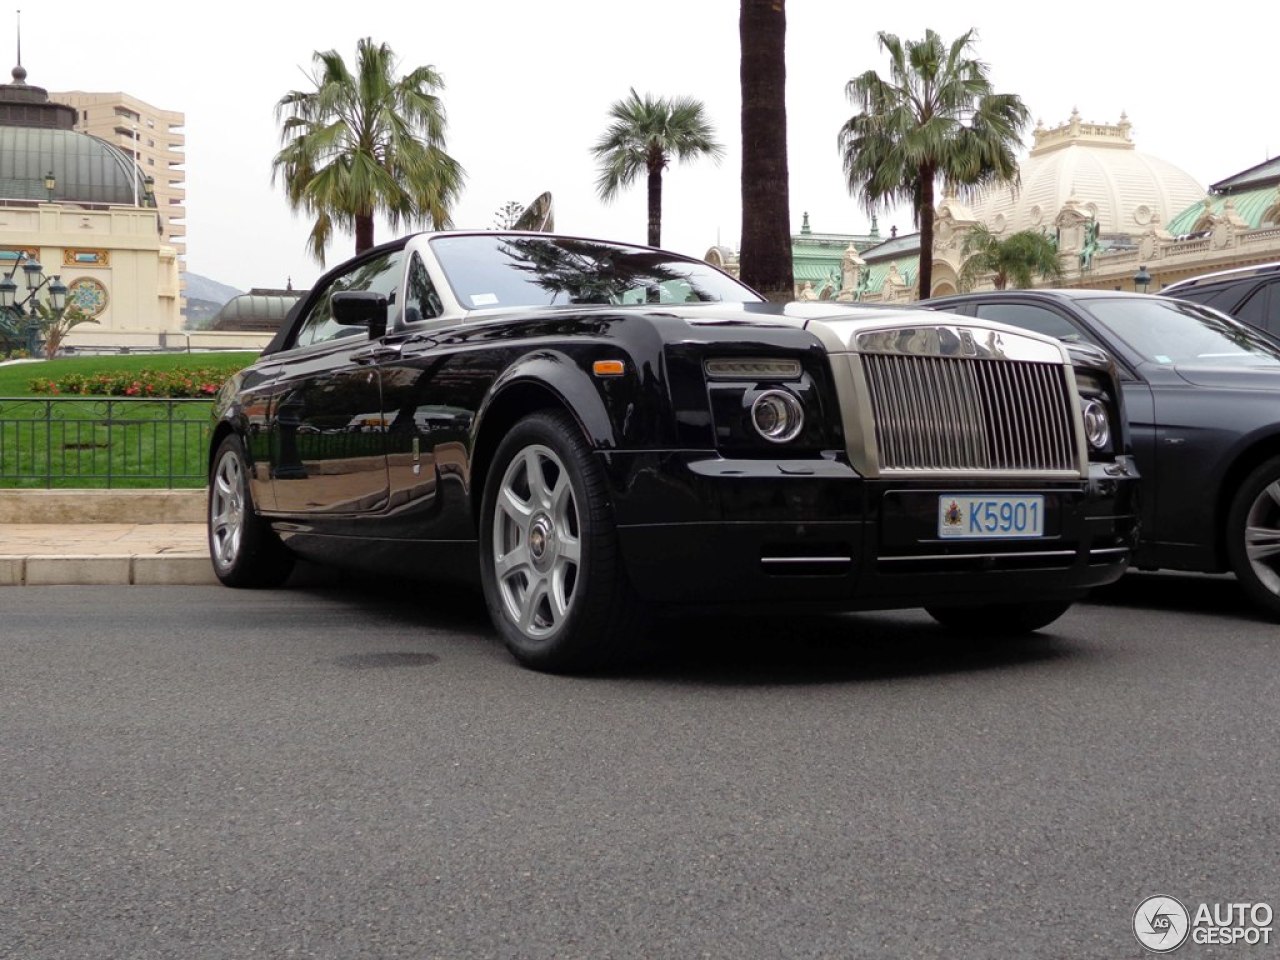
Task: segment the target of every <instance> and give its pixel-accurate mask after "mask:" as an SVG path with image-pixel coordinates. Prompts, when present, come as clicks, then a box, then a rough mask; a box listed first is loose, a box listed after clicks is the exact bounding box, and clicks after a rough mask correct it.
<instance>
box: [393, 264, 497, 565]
mask: <svg viewBox="0 0 1280 960" xmlns="http://www.w3.org/2000/svg"><path fill="white" fill-rule="evenodd" d="M443 282H444V279H443V277H434V278H433V277H432V275H431V273H430V271H429V269H428V268H427V266H426V261H425V260H424V258H423V257H422V256H421V254H420V253H419V252H417V251H416V250H414V249H413V248H412V247H411V248H410V252H409V261H408V267H407V270H406V280H405V294H404V307H405V309H404V313H403V317H404V320H405V323H404V326H403V329H402V331H400V333H399V335H398V336H396V337H389V338H388V346H394V348H395V349H394V350H391V349H389V350H387V351H386V355H385V356H384V358H383V360H382V362H381V364H380V368H379V369H380V372H381V378H382V388H383V406H382V409H383V415H384V419H385V421H386V425H387V450H388V458H387V466H388V475H389V486H390V490H389V503H390V506H391V509H392V511H393V512H395V513H397V514H405V513H411V514H412V516H413V520H412V522H411V523H401V522H396V523H390V524H388V525H387V527H386V534H385V535H386V536H388V537H390V538H395V537H399V536H409V535H412V536H414V537H416V538H421V539H424V540H435V541H457V540H469V539H471V538H472V537H473V536H474V528H473V527H472V526H471V523H470V507H469V499H468V496H469V493H468V491H469V486H470V444H471V439H470V437H471V428H472V424H473V421H474V419H475V411H476V410H478V409H479V408H480V406H481V404H482V403H483V400H484V397H485V394H486V391H487V390H488V389H489V387H490V385H491V384H492V382H493V380H494V377H495V376H496V375H497V368H496V367H495V360H494V352H493V351H477V350H473V349H466V348H463V349H459V348H458V346H457V342H458V341H460V340H462V339H463V338H462V337H461V336H460V334H461V326H462V319H461V317H460V316H454V317H445V316H443V315H442V313H443V308H442V303H441V298H440V297H439V295H438V293H437V286H438V285H439V284H442V283H443Z"/></svg>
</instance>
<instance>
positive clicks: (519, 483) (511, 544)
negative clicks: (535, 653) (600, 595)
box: [493, 444, 582, 640]
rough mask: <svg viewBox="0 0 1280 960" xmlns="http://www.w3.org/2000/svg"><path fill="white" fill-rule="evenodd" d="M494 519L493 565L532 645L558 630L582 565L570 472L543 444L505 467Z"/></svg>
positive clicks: (510, 612)
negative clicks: (534, 641)
mask: <svg viewBox="0 0 1280 960" xmlns="http://www.w3.org/2000/svg"><path fill="white" fill-rule="evenodd" d="M493 509H494V515H493V564H494V575H495V580H496V582H497V585H498V592H499V595H500V596H501V599H502V606H503V609H504V611H505V613H506V615H507V616H508V617H509V618H510V619H511V621H512V622H513V623H515V624H516V625H517V626H518V628H519V629H520V632H521V633H522V634H524V636H526V637H528V638H529V639H531V640H543V639H546V638H547V637H550V636H551V635H553V634H555V633H556V631H557V630H559V629H560V627H561V626H562V625H563V624H564V622H565V619H566V618H567V617H568V615H569V613H570V611H571V609H572V607H573V601H574V597H575V595H576V588H577V584H578V569H579V564H580V563H581V562H582V541H581V536H580V529H581V528H580V526H579V522H578V504H577V497H576V495H575V492H574V489H573V483H572V481H571V480H570V478H569V472H568V471H567V470H566V469H565V466H564V464H563V463H562V462H561V460H560V458H559V457H558V456H557V455H556V453H555V452H554V451H553V450H552V449H551V448H550V447H546V446H543V445H541V444H535V445H531V446H528V447H525V448H524V449H523V450H521V451H520V452H519V453H518V454H517V455H516V456H515V457H514V458H512V460H511V462H510V464H509V465H508V466H507V470H506V473H505V474H504V475H503V477H502V485H501V487H500V488H499V490H498V496H497V500H496V503H495V504H494V508H493Z"/></svg>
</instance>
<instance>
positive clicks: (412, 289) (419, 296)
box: [404, 253, 444, 323]
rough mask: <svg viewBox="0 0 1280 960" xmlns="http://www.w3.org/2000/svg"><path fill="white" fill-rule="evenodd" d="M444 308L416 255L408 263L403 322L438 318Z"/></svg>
mask: <svg viewBox="0 0 1280 960" xmlns="http://www.w3.org/2000/svg"><path fill="white" fill-rule="evenodd" d="M443 312H444V307H443V305H442V304H441V303H440V295H439V294H437V293H436V286H435V284H434V283H432V282H431V276H430V275H429V274H428V273H427V268H426V265H425V264H423V262H422V258H421V257H420V256H418V255H417V254H416V253H415V254H414V255H413V259H412V260H410V261H409V277H408V280H407V282H406V283H405V291H404V322H405V323H420V322H421V321H423V320H430V319H431V318H433V317H438V316H440V314H441V313H443Z"/></svg>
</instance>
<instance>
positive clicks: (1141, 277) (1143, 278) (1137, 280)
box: [1133, 266, 1151, 293]
mask: <svg viewBox="0 0 1280 960" xmlns="http://www.w3.org/2000/svg"><path fill="white" fill-rule="evenodd" d="M1149 286H1151V274H1149V273H1147V268H1146V267H1145V266H1142V267H1138V272H1137V273H1135V274H1134V275H1133V289H1135V290H1137V291H1138V293H1146V292H1147V288H1148V287H1149Z"/></svg>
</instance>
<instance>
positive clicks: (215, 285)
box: [183, 271, 241, 330]
mask: <svg viewBox="0 0 1280 960" xmlns="http://www.w3.org/2000/svg"><path fill="white" fill-rule="evenodd" d="M183 278H184V279H185V280H186V281H187V305H186V307H185V308H184V310H183V316H184V317H185V318H186V323H185V326H186V328H187V329H188V330H205V329H208V327H209V325H210V324H211V323H212V322H213V318H214V317H215V316H217V315H218V311H219V310H221V309H222V305H223V304H224V303H226V302H227V301H228V300H230V299H232V298H233V297H237V296H239V295H240V293H241V291H239V290H237V289H236V288H235V287H229V286H227V285H226V284H225V283H219V282H218V281H217V280H210V279H209V278H208V277H202V276H200V274H198V273H191V272H190V271H188V272H186V273H184V274H183Z"/></svg>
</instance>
